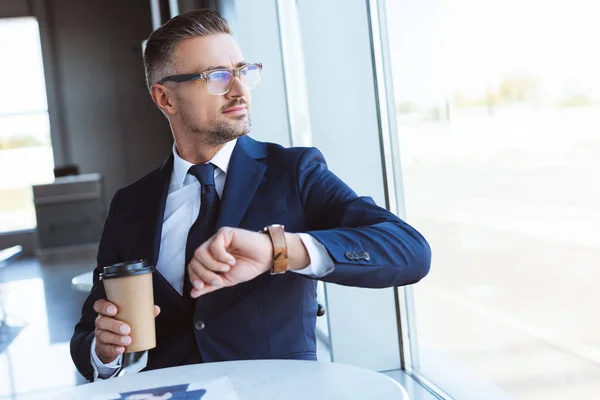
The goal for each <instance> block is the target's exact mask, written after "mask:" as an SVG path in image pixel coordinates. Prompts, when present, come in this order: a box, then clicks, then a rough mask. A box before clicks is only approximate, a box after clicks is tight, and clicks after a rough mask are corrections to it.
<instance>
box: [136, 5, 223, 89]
mask: <svg viewBox="0 0 600 400" xmlns="http://www.w3.org/2000/svg"><path fill="white" fill-rule="evenodd" d="M215 33H227V34H229V35H231V30H230V29H229V24H227V21H226V20H225V18H223V17H222V16H221V14H219V13H218V12H216V11H214V10H209V9H200V10H194V11H188V12H186V13H184V14H180V15H178V16H176V17H173V18H171V19H170V20H169V21H167V22H166V23H165V24H164V25H162V26H161V27H160V28H158V29H156V30H155V31H154V32H152V33H151V34H150V36H149V37H148V41H147V42H146V48H145V49H144V69H145V72H146V85H147V86H148V90H150V88H151V87H152V85H153V84H154V83H156V82H158V81H159V80H161V79H162V78H164V77H165V76H169V75H173V74H174V73H175V72H174V67H175V65H174V61H175V60H174V59H173V58H174V54H175V49H176V48H177V46H178V45H179V43H181V42H182V41H183V40H185V39H191V38H195V37H201V36H207V35H211V34H215Z"/></svg>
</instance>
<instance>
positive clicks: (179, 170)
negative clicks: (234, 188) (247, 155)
mask: <svg viewBox="0 0 600 400" xmlns="http://www.w3.org/2000/svg"><path fill="white" fill-rule="evenodd" d="M236 143H237V139H234V140H231V141H229V142H227V143H225V145H224V146H223V147H222V148H221V150H219V151H218V152H217V154H215V156H214V157H213V158H212V159H211V160H210V161H209V162H211V163H212V164H213V165H215V166H216V167H217V168H219V169H220V170H221V171H223V172H224V173H225V174H227V169H228V168H229V161H231V155H232V154H233V149H234V148H235V144H236ZM173 157H174V159H173V180H174V183H175V184H176V185H177V189H181V188H182V187H183V182H184V181H185V177H186V176H187V173H188V171H189V169H190V167H191V166H192V165H194V164H192V163H191V162H189V161H186V160H184V159H183V158H181V157H180V156H179V153H178V152H177V143H174V144H173Z"/></svg>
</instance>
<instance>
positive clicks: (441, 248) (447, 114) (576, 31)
mask: <svg viewBox="0 0 600 400" xmlns="http://www.w3.org/2000/svg"><path fill="white" fill-rule="evenodd" d="M385 7H386V17H387V21H386V23H387V27H388V32H387V33H388V41H389V49H390V53H389V56H390V61H391V74H392V76H393V82H394V85H393V89H394V97H395V100H396V110H395V112H396V120H397V131H398V136H399V147H400V155H401V157H400V158H401V160H402V165H401V169H402V179H403V186H404V187H403V193H402V196H403V198H404V202H405V203H404V204H405V208H406V218H407V220H408V222H410V223H412V224H414V225H415V226H416V227H418V228H419V229H420V230H421V231H422V232H423V234H424V235H425V237H426V238H427V239H428V240H429V241H430V243H431V247H432V249H433V263H432V268H431V273H430V275H429V276H428V277H427V278H426V279H425V280H424V281H422V282H421V283H419V284H418V285H416V286H415V287H414V288H412V290H411V291H407V293H408V295H409V297H410V298H409V299H408V303H409V304H414V307H412V308H413V309H412V310H411V312H410V315H409V318H408V319H409V324H410V332H411V340H410V343H411V348H410V365H409V368H410V369H412V370H413V371H415V372H417V373H418V374H420V375H422V376H423V377H425V378H426V379H428V380H430V381H431V382H433V383H434V384H436V385H438V386H439V387H440V388H441V389H442V390H444V391H446V392H448V393H449V394H450V395H452V396H456V397H457V398H460V397H461V396H462V395H463V394H465V393H468V392H469V391H471V393H470V394H471V395H472V394H473V392H472V390H473V386H469V385H465V381H464V378H465V377H467V376H468V377H471V378H473V379H472V380H471V382H486V381H487V382H489V383H490V384H491V385H492V386H495V387H499V388H500V389H501V390H502V391H504V392H508V393H509V394H511V395H513V396H515V397H517V398H519V399H532V400H533V399H546V398H565V399H566V398H582V399H583V398H594V397H596V396H597V395H598V393H599V392H600V379H599V377H600V336H599V335H598V332H599V331H600V319H599V318H597V317H596V316H595V314H594V311H593V310H594V307H593V305H595V304H599V303H600V294H599V291H598V290H597V289H596V286H597V282H596V281H597V279H596V278H597V276H598V270H599V269H598V266H599V265H600V239H599V238H600V190H599V189H598V188H600V184H598V182H600V79H599V78H598V76H599V75H598V71H600V42H599V41H598V39H597V38H598V37H599V36H600V25H599V24H598V23H597V18H596V17H597V16H598V15H600V5H599V4H598V3H597V2H593V1H585V0H573V1H561V2H559V1H556V2H541V1H537V0H453V1H449V0H426V1H422V0H386V1H385ZM411 293H412V294H411ZM457 378H458V379H457ZM480 398H483V397H480ZM485 398H491V397H485Z"/></svg>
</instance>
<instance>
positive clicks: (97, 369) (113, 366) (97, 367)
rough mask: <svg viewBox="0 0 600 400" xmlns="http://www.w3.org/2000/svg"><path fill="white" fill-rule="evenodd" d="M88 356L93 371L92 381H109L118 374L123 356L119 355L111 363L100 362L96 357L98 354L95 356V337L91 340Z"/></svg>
mask: <svg viewBox="0 0 600 400" xmlns="http://www.w3.org/2000/svg"><path fill="white" fill-rule="evenodd" d="M90 354H91V357H90V358H91V362H92V368H93V369H94V381H96V380H98V379H110V378H112V377H114V376H115V375H116V374H117V373H118V372H119V369H120V368H121V360H122V359H123V355H122V354H119V356H118V357H117V358H116V359H114V360H113V361H112V362H109V363H108V364H104V363H103V362H102V360H100V357H98V354H96V337H94V340H92V348H91V350H90Z"/></svg>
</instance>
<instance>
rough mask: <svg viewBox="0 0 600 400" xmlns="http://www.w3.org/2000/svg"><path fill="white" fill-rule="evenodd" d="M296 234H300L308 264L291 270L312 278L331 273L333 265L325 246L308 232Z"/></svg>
mask: <svg viewBox="0 0 600 400" xmlns="http://www.w3.org/2000/svg"><path fill="white" fill-rule="evenodd" d="M298 236H300V240H302V243H303V244H304V247H306V251H307V252H308V257H309V258H310V264H309V265H308V267H306V268H303V269H299V270H295V271H293V272H295V273H297V274H300V275H306V276H310V277H313V278H321V277H323V276H325V275H328V274H330V273H332V272H333V270H334V269H335V265H334V262H333V260H332V259H331V257H330V256H329V253H328V252H327V249H326V248H325V246H323V245H322V244H321V242H319V241H318V240H317V239H315V238H314V237H313V236H311V235H309V234H308V233H298Z"/></svg>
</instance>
